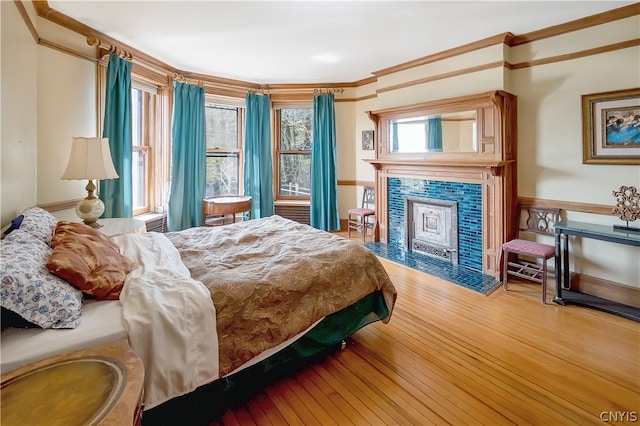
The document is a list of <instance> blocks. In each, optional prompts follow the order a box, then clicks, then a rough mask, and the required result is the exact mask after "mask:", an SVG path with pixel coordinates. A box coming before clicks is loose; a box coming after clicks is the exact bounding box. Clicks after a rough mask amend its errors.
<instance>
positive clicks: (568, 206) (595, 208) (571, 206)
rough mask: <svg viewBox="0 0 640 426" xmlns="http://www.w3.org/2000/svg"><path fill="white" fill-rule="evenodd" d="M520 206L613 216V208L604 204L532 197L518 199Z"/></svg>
mask: <svg viewBox="0 0 640 426" xmlns="http://www.w3.org/2000/svg"><path fill="white" fill-rule="evenodd" d="M518 204H527V205H531V206H534V207H546V208H558V209H561V210H565V211H570V212H579V213H592V214H600V215H605V216H612V215H613V212H612V210H613V207H614V206H607V205H604V204H590V203H580V202H574V201H559V200H545V199H541V198H532V197H518Z"/></svg>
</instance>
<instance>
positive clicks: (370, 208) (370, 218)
mask: <svg viewBox="0 0 640 426" xmlns="http://www.w3.org/2000/svg"><path fill="white" fill-rule="evenodd" d="M375 208H376V196H375V190H374V189H373V187H371V186H365V187H364V192H363V194H362V205H361V207H359V208H357V209H349V210H347V238H351V230H352V229H354V230H356V231H360V232H362V241H363V242H365V241H366V238H367V229H371V233H372V234H373V232H374V230H375V227H376V210H375Z"/></svg>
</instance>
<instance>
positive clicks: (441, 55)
mask: <svg viewBox="0 0 640 426" xmlns="http://www.w3.org/2000/svg"><path fill="white" fill-rule="evenodd" d="M513 37H514V35H513V34H511V33H503V34H498V35H496V36H493V37H489V38H485V39H483V40H478V41H474V42H473V43H469V44H465V45H462V46H459V47H454V48H453V49H448V50H444V51H442V52H438V53H434V54H433V55H429V56H424V57H422V58H418V59H415V60H413V61H409V62H404V63H402V64H399V65H395V66H393V67H389V68H384V69H382V70H380V71H374V72H373V75H375V76H376V77H377V78H378V79H379V78H380V77H382V76H384V75H388V74H394V73H397V72H399V71H404V70H408V69H410V68H415V67H419V66H422V65H426V64H430V63H432V62H438V61H442V60H444V59H448V58H452V57H455V56H459V55H462V54H464V53H469V52H473V51H474V50H480V49H484V48H486V47H490V46H494V45H496V44H507V45H508V44H509V40H511V39H512V38H513Z"/></svg>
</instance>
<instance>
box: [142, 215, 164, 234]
mask: <svg viewBox="0 0 640 426" xmlns="http://www.w3.org/2000/svg"><path fill="white" fill-rule="evenodd" d="M145 223H146V225H147V232H167V216H164V215H163V216H160V217H157V218H155V219H151V220H147V221H145Z"/></svg>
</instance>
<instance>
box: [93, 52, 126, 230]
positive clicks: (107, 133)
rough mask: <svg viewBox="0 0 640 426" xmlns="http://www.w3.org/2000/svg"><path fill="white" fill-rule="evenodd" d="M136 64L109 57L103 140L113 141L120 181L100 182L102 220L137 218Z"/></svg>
mask: <svg viewBox="0 0 640 426" xmlns="http://www.w3.org/2000/svg"><path fill="white" fill-rule="evenodd" d="M132 65H133V64H132V63H131V62H129V61H127V60H124V59H122V58H120V57H119V56H118V55H115V54H113V53H112V54H111V55H110V56H109V64H108V65H107V82H106V92H105V106H104V127H103V130H102V137H103V138H109V149H110V150H111V159H112V160H113V165H114V167H115V169H116V172H117V173H118V176H119V177H118V178H117V179H106V180H101V181H100V199H101V200H102V202H104V214H103V215H102V217H105V218H108V217H131V216H133V188H132V185H133V183H132V180H133V178H132V175H131V159H132V155H133V154H132V142H131V139H132V137H131V67H132Z"/></svg>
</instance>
